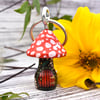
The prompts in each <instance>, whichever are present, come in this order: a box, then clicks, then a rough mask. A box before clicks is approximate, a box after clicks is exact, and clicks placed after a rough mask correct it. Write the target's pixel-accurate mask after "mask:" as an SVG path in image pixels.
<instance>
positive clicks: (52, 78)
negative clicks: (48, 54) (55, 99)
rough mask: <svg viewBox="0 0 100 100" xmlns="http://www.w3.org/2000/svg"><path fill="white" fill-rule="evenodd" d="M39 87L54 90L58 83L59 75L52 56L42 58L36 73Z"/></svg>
mask: <svg viewBox="0 0 100 100" xmlns="http://www.w3.org/2000/svg"><path fill="white" fill-rule="evenodd" d="M35 81H36V85H37V89H40V90H52V89H55V88H56V85H57V75H56V72H55V70H54V66H53V60H52V59H51V58H40V59H39V67H38V70H37V72H36V74H35Z"/></svg>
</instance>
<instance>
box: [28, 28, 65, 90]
mask: <svg viewBox="0 0 100 100" xmlns="http://www.w3.org/2000/svg"><path fill="white" fill-rule="evenodd" d="M27 55H28V56H31V57H37V58H40V59H39V67H38V70H37V72H36V74H35V79H36V84H37V88H38V89H41V90H52V89H54V88H56V85H57V75H56V72H55V70H54V66H53V60H52V58H56V57H63V56H65V55H66V50H65V49H64V47H63V46H62V44H61V43H60V42H59V40H58V39H57V38H56V36H55V35H54V34H53V32H52V31H50V30H48V29H45V30H43V31H42V32H41V33H40V34H39V35H38V37H37V38H36V39H35V40H34V41H33V43H32V44H31V46H30V48H29V49H28V50H27Z"/></svg>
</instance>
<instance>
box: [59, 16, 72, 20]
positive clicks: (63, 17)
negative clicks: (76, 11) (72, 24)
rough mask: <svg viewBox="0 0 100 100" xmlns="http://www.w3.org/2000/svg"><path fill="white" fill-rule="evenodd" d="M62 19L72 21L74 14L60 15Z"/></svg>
mask: <svg viewBox="0 0 100 100" xmlns="http://www.w3.org/2000/svg"><path fill="white" fill-rule="evenodd" d="M60 19H66V20H69V21H72V16H70V15H64V16H62V17H60Z"/></svg>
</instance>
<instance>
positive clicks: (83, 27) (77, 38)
mask: <svg viewBox="0 0 100 100" xmlns="http://www.w3.org/2000/svg"><path fill="white" fill-rule="evenodd" d="M58 22H60V23H61V24H62V25H63V26H64V27H65V29H66V32H67V35H68V41H67V43H66V45H65V46H64V47H65V49H66V51H67V56H65V57H62V58H55V59H54V67H55V69H56V71H57V77H58V84H60V86H61V87H72V86H78V87H81V88H84V89H90V88H95V87H100V85H99V84H100V14H94V13H91V12H90V11H89V9H88V7H79V8H78V10H77V12H76V14H75V16H74V18H73V21H72V22H70V21H67V20H63V19H60V20H58ZM53 32H54V34H55V35H56V36H57V38H58V39H59V40H60V42H61V43H62V42H63V40H64V34H63V32H62V30H60V29H58V30H54V31H53Z"/></svg>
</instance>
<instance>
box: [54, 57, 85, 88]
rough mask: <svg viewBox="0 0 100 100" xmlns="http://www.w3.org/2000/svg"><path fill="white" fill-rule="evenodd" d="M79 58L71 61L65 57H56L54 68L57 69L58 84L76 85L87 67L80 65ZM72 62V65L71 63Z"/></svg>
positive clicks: (62, 85)
mask: <svg viewBox="0 0 100 100" xmlns="http://www.w3.org/2000/svg"><path fill="white" fill-rule="evenodd" d="M76 62H77V60H75V59H71V62H69V61H67V60H66V59H64V57H62V58H60V59H57V58H56V59H54V68H55V70H56V71H57V77H58V84H60V86H61V87H71V86H75V84H76V82H77V80H78V79H79V77H80V76H82V75H84V74H85V72H86V71H85V69H83V68H82V67H78V66H79V65H76V64H75V63H76ZM71 64H72V65H71Z"/></svg>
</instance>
